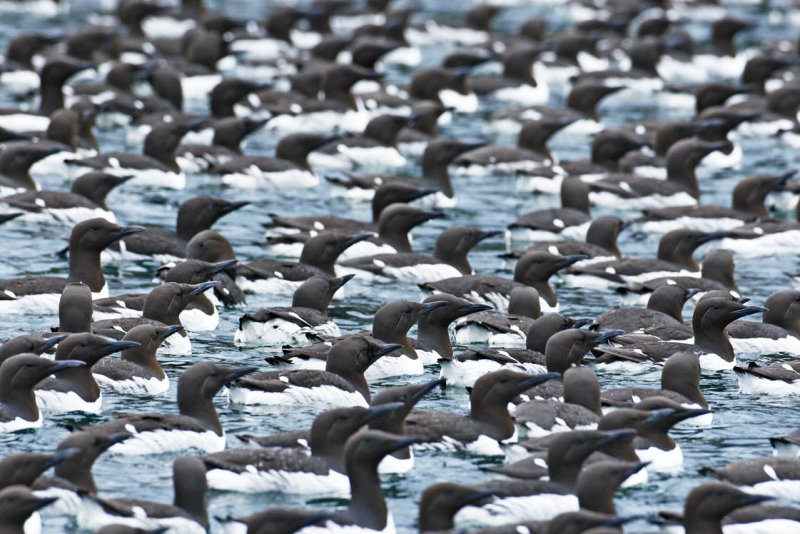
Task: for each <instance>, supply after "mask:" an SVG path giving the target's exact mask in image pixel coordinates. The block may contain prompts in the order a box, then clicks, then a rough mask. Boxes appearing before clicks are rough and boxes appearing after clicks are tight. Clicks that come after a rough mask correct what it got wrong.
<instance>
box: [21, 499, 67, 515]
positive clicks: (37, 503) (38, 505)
mask: <svg viewBox="0 0 800 534" xmlns="http://www.w3.org/2000/svg"><path fill="white" fill-rule="evenodd" d="M58 499H60V497H37V498H36V499H32V500H30V501H28V502H26V503H25V505H26V508H28V509H29V510H31V511H32V512H35V511H36V510H41V509H42V508H44V507H45V506H47V505H50V504H53V503H54V502H56V501H57V500H58Z"/></svg>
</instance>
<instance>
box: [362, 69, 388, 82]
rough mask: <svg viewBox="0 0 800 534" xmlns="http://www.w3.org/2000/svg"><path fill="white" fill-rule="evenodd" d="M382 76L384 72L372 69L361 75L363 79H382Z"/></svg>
mask: <svg viewBox="0 0 800 534" xmlns="http://www.w3.org/2000/svg"><path fill="white" fill-rule="evenodd" d="M382 78H383V73H381V72H375V71H374V70H371V71H369V72H367V73H365V74H362V75H361V79H362V80H380V79H382Z"/></svg>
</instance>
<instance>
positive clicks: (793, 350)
mask: <svg viewBox="0 0 800 534" xmlns="http://www.w3.org/2000/svg"><path fill="white" fill-rule="evenodd" d="M730 340H731V345H732V346H733V350H734V351H735V352H737V353H738V352H745V353H747V354H777V353H782V354H800V339H798V338H796V337H794V336H786V337H782V338H779V339H772V338H766V337H749V338H739V337H732V338H730ZM799 376H800V375H799Z"/></svg>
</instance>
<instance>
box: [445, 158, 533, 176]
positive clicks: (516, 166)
mask: <svg viewBox="0 0 800 534" xmlns="http://www.w3.org/2000/svg"><path fill="white" fill-rule="evenodd" d="M542 166H543V163H542V162H541V161H536V160H518V161H504V162H502V163H490V164H488V165H475V164H472V165H468V166H463V167H461V166H456V167H454V168H453V172H452V174H453V175H456V176H486V175H487V174H516V172H517V171H528V172H533V171H535V170H536V169H540V168H542Z"/></svg>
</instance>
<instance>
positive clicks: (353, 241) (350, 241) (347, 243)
mask: <svg viewBox="0 0 800 534" xmlns="http://www.w3.org/2000/svg"><path fill="white" fill-rule="evenodd" d="M374 235H375V234H373V233H372V232H364V233H361V234H356V235H354V236H353V237H351V238H350V239H348V240H347V241H345V242H344V246H345V247H349V246H351V245H355V244H356V243H358V242H359V241H364V240H365V239H369V238H370V237H373V236H374Z"/></svg>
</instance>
